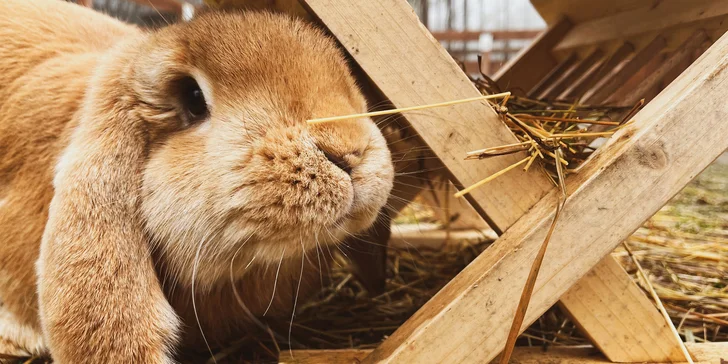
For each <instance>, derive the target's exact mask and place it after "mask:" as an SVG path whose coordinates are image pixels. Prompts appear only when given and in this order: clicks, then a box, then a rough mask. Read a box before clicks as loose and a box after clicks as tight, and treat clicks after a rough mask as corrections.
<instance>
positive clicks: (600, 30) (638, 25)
mask: <svg viewBox="0 0 728 364" xmlns="http://www.w3.org/2000/svg"><path fill="white" fill-rule="evenodd" d="M643 4H644V6H643V7H641V8H639V9H635V10H631V11H628V12H622V13H617V14H614V15H611V16H607V17H603V18H598V19H594V20H591V21H588V22H584V23H581V24H577V25H575V26H574V27H573V28H572V29H571V31H569V34H567V35H566V36H565V37H564V39H563V40H562V41H561V42H560V43H559V44H558V45H557V46H556V48H555V49H556V50H566V49H572V48H578V47H583V46H586V45H593V44H596V43H599V42H604V41H608V40H612V39H628V38H629V37H631V36H635V35H639V34H643V33H647V32H650V31H660V30H662V29H665V28H669V27H675V26H680V25H685V24H688V23H695V22H698V21H701V20H705V19H710V18H715V17H718V16H724V15H728V1H721V0H717V1H716V0H690V1H685V0H663V1H660V2H654V3H653V2H643Z"/></svg>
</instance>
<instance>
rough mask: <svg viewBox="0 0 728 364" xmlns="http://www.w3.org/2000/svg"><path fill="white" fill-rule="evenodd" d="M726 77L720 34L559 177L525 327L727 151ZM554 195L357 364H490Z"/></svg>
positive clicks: (726, 49) (726, 53) (727, 43)
mask: <svg viewBox="0 0 728 364" xmlns="http://www.w3.org/2000/svg"><path fill="white" fill-rule="evenodd" d="M726 69H728V35H724V36H723V37H721V38H720V39H719V40H718V41H717V42H716V43H715V44H714V45H713V46H712V47H711V48H710V49H709V50H708V51H707V52H706V53H705V54H703V56H702V57H701V58H700V59H698V60H697V61H696V63H694V64H693V65H692V66H691V67H690V68H688V69H687V70H686V71H685V72H684V73H683V74H682V75H681V76H680V77H679V78H678V79H677V80H676V81H675V82H673V83H672V84H671V85H670V86H668V88H666V89H665V90H664V91H663V92H662V93H661V94H660V95H659V96H658V97H657V98H655V99H654V100H653V101H652V102H651V103H649V104H648V105H647V106H646V107H645V108H644V109H643V110H642V111H640V112H639V113H638V114H637V115H636V116H635V120H636V122H635V123H634V124H633V125H632V126H630V127H628V128H624V129H622V130H621V131H619V132H618V133H617V134H615V136H614V137H613V138H612V139H610V140H609V141H608V142H607V144H605V145H604V146H603V147H602V148H601V149H599V150H598V151H597V152H596V153H595V154H594V155H593V157H592V158H591V159H590V160H589V161H588V162H587V163H586V164H585V165H584V167H583V168H582V170H581V171H580V172H579V173H578V174H577V175H574V176H572V177H570V178H568V179H567V188H568V191H570V192H571V195H570V197H569V199H568V201H567V203H566V207H565V209H564V210H563V212H562V214H561V220H560V221H559V223H558V224H557V226H556V229H555V231H554V233H553V236H552V239H551V243H550V245H549V251H548V252H547V254H546V259H545V260H544V265H543V266H542V268H541V274H540V275H539V279H538V281H537V283H536V288H535V291H534V295H533V298H532V300H531V305H530V307H529V310H528V313H527V316H526V320H525V323H526V324H530V323H531V322H533V321H534V320H535V319H537V318H538V316H539V315H541V314H542V313H543V312H544V311H545V310H546V309H548V308H549V307H550V306H551V305H552V304H553V303H554V302H555V301H556V297H559V296H561V295H562V294H564V293H566V291H567V290H568V289H569V288H570V287H571V286H572V285H573V284H575V283H576V281H577V280H578V279H579V278H580V277H582V276H584V275H585V274H586V273H587V272H588V271H589V269H590V268H591V267H593V266H595V265H596V264H597V263H598V262H599V261H600V260H601V259H602V258H603V257H604V256H605V255H607V254H609V253H610V252H611V251H612V249H614V247H615V246H616V245H617V244H619V243H620V242H621V241H622V240H623V239H625V238H626V237H628V236H629V235H630V234H631V233H632V232H633V231H634V230H635V229H637V228H638V227H639V226H640V225H641V224H642V222H643V221H645V220H646V219H648V218H649V217H650V216H652V214H654V213H655V212H656V211H657V210H658V209H659V208H660V207H662V206H663V205H664V203H665V202H667V201H668V200H669V199H670V198H671V197H672V196H673V195H674V194H676V193H677V192H678V191H680V190H681V189H682V188H683V186H685V185H686V184H687V183H688V182H689V181H690V180H691V179H692V178H693V177H695V176H696V175H697V174H698V173H700V171H702V170H703V169H704V168H705V167H706V166H708V165H709V164H710V163H711V162H712V161H713V159H715V158H716V157H717V156H719V155H720V154H721V153H723V151H725V150H726V148H727V147H728V138H725V137H724V135H725V133H726V132H728V124H726V123H725V120H724V117H723V116H724V115H725V114H726V113H728V104H726V103H725V102H724V97H723V95H725V94H726V93H728V73H726ZM695 120H700V124H699V125H697V126H696V124H695ZM614 186H619V188H614ZM558 194H559V193H558V191H553V192H552V193H550V194H549V195H548V196H546V197H545V198H544V199H542V200H541V201H540V202H539V203H538V204H536V206H534V208H533V209H531V210H530V211H529V212H528V213H527V214H526V215H525V216H523V217H522V218H521V219H519V220H518V221H517V222H516V223H515V224H514V225H513V226H512V227H511V228H510V229H509V230H508V231H507V232H506V233H505V234H504V235H503V236H502V237H501V238H500V239H499V240H498V241H497V242H496V243H495V244H494V245H493V246H492V247H491V248H489V249H486V250H485V252H483V254H481V255H480V256H479V257H478V258H477V259H476V260H475V261H474V262H473V263H472V264H470V265H469V266H468V267H467V268H466V269H465V270H464V271H463V272H461V273H460V274H459V275H458V276H457V277H456V278H455V279H453V280H452V281H451V282H450V283H449V284H448V285H447V286H445V287H444V288H443V289H442V290H441V291H440V292H439V293H438V294H437V295H436V296H435V297H433V298H432V299H431V300H430V301H429V302H428V303H427V304H426V305H425V306H424V307H422V309H421V310H420V311H418V312H417V313H416V314H415V315H414V316H413V317H412V318H411V319H410V320H409V321H407V322H406V323H405V324H404V325H403V326H402V327H400V328H399V329H398V330H397V331H396V332H395V333H394V334H393V335H392V336H390V338H389V339H387V340H386V341H385V342H384V343H383V344H382V345H381V346H380V347H379V348H377V349H376V350H375V351H374V352H372V354H371V355H370V356H369V357H367V359H366V360H365V362H367V363H374V362H398V363H424V362H450V363H457V362H464V361H469V362H488V361H489V360H491V359H493V358H494V357H495V356H496V355H497V353H498V352H499V351H500V350H501V349H502V346H503V343H504V342H505V337H506V335H507V330H508V327H509V325H510V322H511V319H512V316H513V313H514V312H515V309H516V305H517V302H518V297H519V295H520V291H521V286H520V284H518V285H516V284H514V282H521V281H522V280H523V279H525V277H526V275H527V274H528V268H529V266H530V262H531V261H532V259H533V257H534V256H535V254H536V252H537V250H538V248H539V246H540V245H541V243H542V242H543V239H544V235H545V234H546V231H547V230H548V226H549V225H550V223H551V220H552V218H553V214H554V206H555V204H556V201H557V198H558ZM523 328H525V326H524V327H523ZM523 328H522V329H523Z"/></svg>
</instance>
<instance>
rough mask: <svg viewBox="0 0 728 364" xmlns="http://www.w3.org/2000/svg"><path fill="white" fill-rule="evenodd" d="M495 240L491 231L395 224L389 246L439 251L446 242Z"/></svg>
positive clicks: (496, 237) (496, 236) (495, 236)
mask: <svg viewBox="0 0 728 364" xmlns="http://www.w3.org/2000/svg"><path fill="white" fill-rule="evenodd" d="M495 239H498V235H496V234H495V232H494V231H493V230H491V229H459V230H445V229H442V228H441V227H440V225H439V224H401V225H398V224H395V225H392V236H391V238H390V239H389V246H391V247H396V248H401V249H411V248H415V249H420V248H425V249H430V250H440V249H442V248H443V247H444V246H445V245H446V244H447V243H448V242H468V243H477V242H481V241H488V240H490V241H494V240H495Z"/></svg>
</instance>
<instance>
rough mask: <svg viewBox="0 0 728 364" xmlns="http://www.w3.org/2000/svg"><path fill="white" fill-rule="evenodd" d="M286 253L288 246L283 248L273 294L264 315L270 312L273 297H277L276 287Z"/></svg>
mask: <svg viewBox="0 0 728 364" xmlns="http://www.w3.org/2000/svg"><path fill="white" fill-rule="evenodd" d="M285 255H286V248H283V253H281V260H280V261H279V262H278V269H277V270H276V279H275V280H274V281H273V294H271V295H270V302H268V307H266V308H265V312H263V316H265V315H266V314H268V310H270V306H272V305H273V299H274V298H275V297H276V287H277V286H278V275H279V274H280V273H281V265H283V257H284V256H285Z"/></svg>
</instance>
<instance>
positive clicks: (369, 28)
mask: <svg viewBox="0 0 728 364" xmlns="http://www.w3.org/2000/svg"><path fill="white" fill-rule="evenodd" d="M305 3H306V4H307V6H308V7H309V10H310V11H311V12H312V13H313V14H316V16H318V17H319V18H320V19H321V21H322V22H323V24H324V25H326V26H327V27H328V28H329V30H330V31H331V32H332V33H333V34H334V35H336V36H337V38H338V39H339V41H340V42H341V43H342V45H343V46H344V48H345V49H347V50H348V51H349V52H350V54H351V56H352V57H353V58H354V59H355V60H356V61H357V63H358V64H359V66H360V67H361V68H362V69H363V70H364V71H365V72H366V73H367V75H368V76H369V77H370V78H371V80H373V81H374V82H375V83H376V85H377V86H378V88H379V89H380V90H381V91H382V93H383V94H384V95H385V96H386V97H388V98H389V99H390V100H391V101H392V103H393V104H394V105H395V106H399V107H401V106H411V105H417V104H423V103H431V102H438V101H442V100H451V99H458V98H465V97H470V96H473V95H477V91H476V90H474V88H473V87H472V85H471V84H470V81H469V80H468V79H467V78H466V77H465V76H464V75H463V74H462V72H461V71H460V70H459V69H458V68H457V65H455V64H454V62H453V61H452V60H451V58H450V57H449V56H448V55H447V53H446V52H445V51H444V50H443V49H442V47H441V46H440V45H439V44H438V42H437V41H436V40H434V39H433V38H432V37H431V36H430V35H429V34H428V33H427V32H426V29H424V28H423V27H422V26H421V25H420V24H419V23H418V22H417V19H416V17H415V16H414V13H412V10H411V9H410V8H409V7H408V6H407V4H406V3H405V2H401V1H391V0H390V1H387V0H373V1H364V0H352V1H348V2H346V3H342V2H338V1H334V0H306V1H305ZM372 14H375V15H377V16H376V17H372ZM375 19H376V20H375ZM567 25H568V24H567ZM565 29H566V25H560V26H557V27H555V28H552V31H550V32H547V34H551V36H552V37H555V36H557V35H558V34H559V32H561V33H563V32H564V31H565ZM402 39H407V40H408V41H407V42H404V43H403V42H402V41H401V40H402ZM551 41H552V42H553V40H551ZM548 42H549V41H547V40H544V41H542V42H536V45H535V47H536V48H537V49H538V48H542V47H544V45H545V44H548ZM534 52H535V51H534ZM403 55H404V56H403ZM537 56H538V52H536V53H530V52H526V54H524V55H522V57H521V59H522V60H523V61H524V62H516V63H514V64H513V66H514V67H523V70H524V71H527V70H528V67H529V64H528V63H525V61H526V60H529V59H530V60H532V61H534V60H538V57H537ZM393 60H397V61H396V62H393ZM512 70H513V69H512ZM547 72H548V70H547ZM516 73H518V72H515V73H512V74H516ZM504 74H506V75H508V74H511V73H509V72H505V73H504ZM521 80H522V81H523V82H526V81H525V79H521ZM536 81H537V80H536ZM529 82H530V81H529ZM534 82H535V81H534ZM523 85H526V83H523ZM405 117H406V118H407V120H408V121H409V122H410V123H411V124H412V126H413V128H414V129H415V130H416V131H417V132H418V133H419V134H420V136H421V137H422V138H423V139H424V141H425V142H426V143H427V144H428V145H429V146H430V147H431V149H432V150H433V151H434V153H435V154H437V155H438V156H439V157H440V158H441V159H442V160H443V162H444V163H446V164H447V165H448V167H449V169H450V172H451V173H452V175H453V176H454V177H456V178H457V180H459V181H461V182H460V184H461V185H462V184H470V183H472V182H474V181H477V180H479V179H480V178H483V177H485V176H489V175H490V174H491V173H492V172H494V171H496V170H500V169H502V168H503V167H504V165H508V164H510V163H512V162H513V160H514V159H512V158H511V157H500V158H493V159H488V160H485V161H479V162H477V166H476V167H474V164H473V163H474V162H466V161H463V160H462V158H463V155H464V154H465V151H470V150H473V149H477V148H481V147H483V146H492V145H500V144H504V143H506V142H507V141H509V140H513V139H512V138H513V137H512V135H511V134H510V132H509V131H508V130H506V129H505V128H504V126H503V124H502V123H501V122H500V120H498V118H497V117H495V115H494V113H493V111H492V110H491V109H490V108H489V107H487V105H483V104H471V105H461V106H457V107H453V108H443V109H433V110H431V111H428V112H424V113H419V112H418V113H412V114H409V115H405ZM446 120H450V121H451V122H450V123H446V122H445V121H446ZM472 130H478V131H479V133H478V134H474V133H472ZM501 158H502V159H501ZM516 158H518V157H516ZM503 177H505V178H499V179H498V180H496V181H494V182H493V183H491V184H490V185H489V186H488V188H483V189H479V190H477V191H475V192H474V194H472V195H469V196H468V198H469V201H470V202H471V204H472V205H473V207H475V208H476V210H478V211H479V212H480V213H481V215H485V216H488V217H489V218H490V219H489V220H490V221H489V223H490V225H491V227H493V228H494V229H496V230H499V231H503V230H505V229H507V228H508V227H509V226H510V225H511V224H513V223H514V222H515V221H516V220H518V219H519V218H520V217H521V216H522V215H523V214H524V213H525V212H526V211H528V210H529V209H530V208H531V207H532V206H533V205H534V204H535V203H536V201H537V200H538V199H539V198H540V196H541V195H542V194H543V191H546V190H547V189H549V188H551V185H550V182H548V181H547V180H546V179H545V178H544V177H543V176H542V174H540V173H522V172H520V170H519V171H512V172H511V173H509V174H507V175H505V176H503ZM621 279H622V280H625V281H627V282H631V281H630V279H629V277H627V276H626V275H625V276H624V277H622V278H621ZM521 282H523V281H521ZM521 282H518V285H520V284H522V283H521ZM604 294H610V293H609V292H604ZM603 301H604V302H608V303H610V304H613V305H629V303H628V302H627V303H625V302H620V301H619V300H618V299H617V298H614V297H605V298H604V299H603ZM586 314H587V315H591V313H586ZM646 314H649V313H646ZM577 319H578V318H577ZM608 329H609V328H605V330H608ZM613 334H614V335H629V333H623V332H613Z"/></svg>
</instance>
